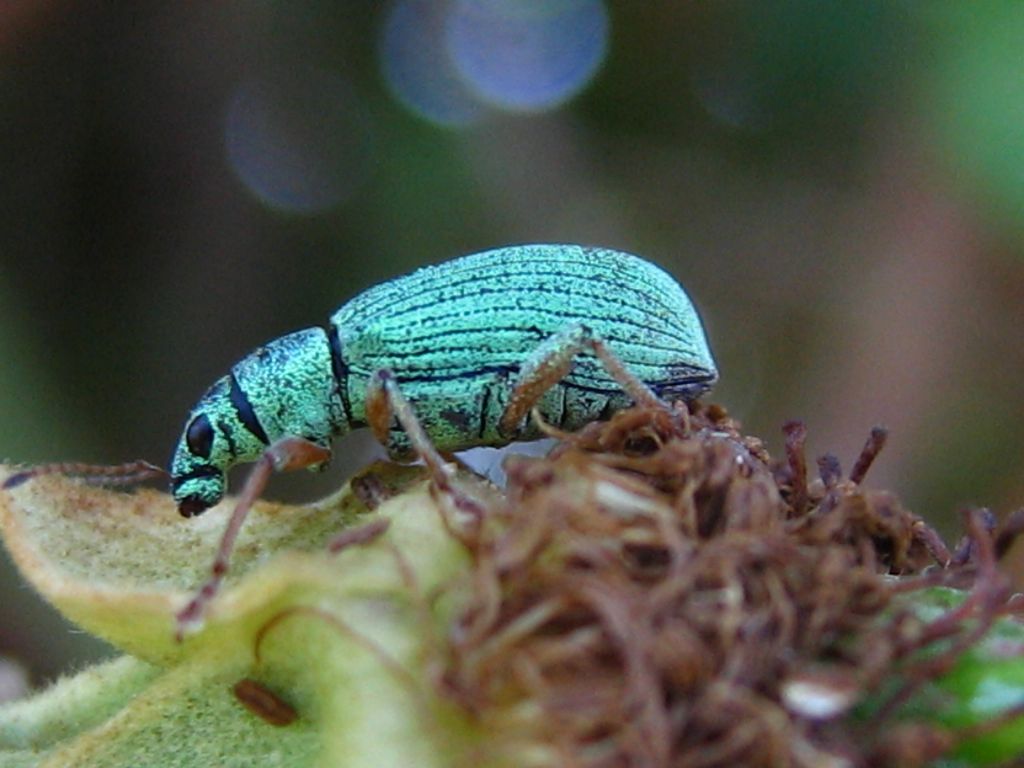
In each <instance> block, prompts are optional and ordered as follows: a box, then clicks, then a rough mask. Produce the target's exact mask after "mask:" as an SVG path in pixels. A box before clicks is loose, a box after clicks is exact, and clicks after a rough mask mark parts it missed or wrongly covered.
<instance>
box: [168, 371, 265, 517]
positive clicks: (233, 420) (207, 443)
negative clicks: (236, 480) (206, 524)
mask: <svg viewBox="0 0 1024 768" xmlns="http://www.w3.org/2000/svg"><path fill="white" fill-rule="evenodd" d="M231 390H232V379H231V376H225V377H223V378H221V379H219V380H218V381H217V382H216V383H215V384H214V385H213V386H212V387H210V389H209V391H207V393H206V394H205V395H203V396H202V397H201V398H200V399H199V402H198V403H196V406H195V407H194V408H193V409H192V413H191V414H189V417H188V421H187V422H186V423H185V429H184V431H183V432H182V435H181V438H180V439H179V441H178V445H177V448H176V449H175V451H174V457H173V458H172V459H171V491H172V493H173V495H174V500H175V501H176V502H177V503H178V511H179V512H181V514H182V515H184V516H185V517H192V516H194V515H198V514H200V513H201V512H204V511H205V510H207V509H208V508H210V507H212V506H213V505H214V504H216V503H217V502H219V501H220V500H221V498H223V496H224V491H225V489H226V487H227V470H228V469H230V468H231V467H232V466H234V465H235V464H237V463H238V462H240V461H246V460H249V459H251V458H253V457H255V456H259V454H260V452H261V451H262V450H263V447H264V445H263V443H261V442H259V440H257V439H256V438H255V437H254V436H253V435H252V433H251V432H250V431H249V430H248V429H246V428H245V426H244V425H243V424H242V423H241V420H240V418H239V415H238V410H237V408H236V406H235V404H234V403H232V398H231Z"/></svg>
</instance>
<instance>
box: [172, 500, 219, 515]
mask: <svg viewBox="0 0 1024 768" xmlns="http://www.w3.org/2000/svg"><path fill="white" fill-rule="evenodd" d="M211 506H213V505H212V504H210V503H209V502H208V501H206V500H205V499H203V498H202V497H201V496H186V497H185V498H183V499H181V500H180V501H178V512H179V513H180V514H181V516H182V517H195V516H196V515H199V514H202V513H203V512H205V511H206V510H208V509H209V508H210V507H211Z"/></svg>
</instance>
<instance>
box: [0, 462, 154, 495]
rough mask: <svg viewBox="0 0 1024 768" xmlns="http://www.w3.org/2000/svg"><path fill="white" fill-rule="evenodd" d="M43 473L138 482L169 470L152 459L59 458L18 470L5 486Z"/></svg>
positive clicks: (114, 482) (100, 481)
mask: <svg viewBox="0 0 1024 768" xmlns="http://www.w3.org/2000/svg"><path fill="white" fill-rule="evenodd" d="M41 475H69V476H71V477H77V478H79V479H80V480H83V481H85V482H86V483H89V484H90V485H135V484H136V483H143V482H145V481H147V480H155V479H157V478H166V477H167V471H166V470H164V469H162V468H161V467H158V466H156V465H155V464H150V463H149V462H148V461H142V460H141V459H140V460H139V461H130V462H128V463H126V464H113V465H110V464H83V463H80V462H55V463H53V464H39V465H38V466H35V467H31V468H29V469H25V470H22V471H21V472H15V473H14V474H13V475H11V476H10V477H8V478H7V479H6V480H4V483H3V489H4V490H5V491H7V490H10V489H11V488H17V487H18V486H19V485H21V484H22V483H25V482H27V481H29V480H32V479H33V478H36V477H40V476H41Z"/></svg>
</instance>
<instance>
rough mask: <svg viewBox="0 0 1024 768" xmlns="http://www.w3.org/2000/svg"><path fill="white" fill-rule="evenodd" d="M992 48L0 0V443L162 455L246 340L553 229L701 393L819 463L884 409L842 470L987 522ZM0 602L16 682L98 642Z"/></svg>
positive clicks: (979, 25)
mask: <svg viewBox="0 0 1024 768" xmlns="http://www.w3.org/2000/svg"><path fill="white" fill-rule="evenodd" d="M1022 50H1024V4H1019V3H1009V2H1003V3H986V4H980V5H975V4H969V5H968V4H962V3H956V2H929V3H924V2H917V3H912V2H895V1H892V0H886V1H885V2H883V1H881V0H877V1H871V0H858V1H857V2H852V1H851V2H845V3H831V4H821V3H818V2H811V0H779V1H774V2H760V1H759V0H752V1H751V2H718V3H633V2H627V0H451V1H450V2H445V1H443V0H438V1H435V2H425V1H423V0H397V2H390V3H362V2H359V3H339V2H326V0H324V1H321V2H315V1H313V0H309V1H306V2H287V3H286V2H274V1H273V0H248V1H245V2H243V1H238V2H215V3H167V2H139V0H132V1H131V2H108V3H74V2H70V1H69V0H6V2H4V3H2V4H0V180H2V184H0V277H2V279H0V356H2V360H3V374H2V376H0V424H2V427H0V458H4V459H8V460H14V461H19V462H39V461H54V460H62V459H76V460H82V461H89V462H96V463H115V462H122V461H125V460H129V459H134V458H137V457H145V458H149V459H152V460H154V461H157V462H160V463H163V462H164V461H165V460H166V458H167V457H168V456H169V454H170V451H171V448H172V446H173V444H174V442H175V440H176V439H177V437H178V434H179V430H180V429H181V426H182V423H183V421H184V418H185V416H186V414H187V412H188V409H189V408H190V407H191V405H192V404H193V402H194V401H195V399H196V397H197V396H198V395H199V394H201V392H202V391H203V390H204V389H205V388H206V387H207V386H208V385H209V384H210V383H211V382H212V381H213V380H214V379H215V378H216V377H218V376H219V375H221V374H222V373H224V372H225V371H226V369H227V368H228V366H229V365H231V364H232V363H233V362H234V361H235V360H236V359H238V358H239V357H240V356H242V355H243V354H245V353H247V352H248V351H249V350H251V349H252V348H253V347H254V346H256V345H257V344H259V343H261V342H263V341H265V340H267V339H270V338H273V337H276V336H279V335H281V334H282V333H284V332H287V331H290V330H294V329H297V328H302V327H306V326H310V325H316V324H323V323H325V322H326V320H327V317H328V316H329V314H330V313H331V312H332V311H333V310H334V309H335V308H336V307H337V306H338V305H340V304H341V303H342V302H343V301H345V300H346V299H347V298H348V297H350V296H352V295H353V293H355V292H356V291H358V290H360V289H361V288H364V287H366V286H368V285H370V284H372V283H375V282H378V281H380V280H382V279H386V278H388V277H391V276H394V275H396V274H399V273H402V272H405V271H407V270H410V269H412V268H415V267H417V266H419V265H422V264H426V263H431V262H437V261H441V260H443V259H446V258H449V257H452V256H455V255H459V254H463V253H468V252H472V251H477V250H483V249H487V248H491V247H496V246H500V245H505V244H510V243H521V242H531V241H532V242H542V241H555V242H558V241H562V242H579V243H586V244H599V245H606V246H611V247H615V248H619V249H623V250H628V251H633V252H636V253H639V254H642V255H644V256H646V257H648V258H650V259H652V260H654V261H656V262H658V263H660V264H661V265H663V266H664V267H666V268H667V269H668V270H669V271H671V272H672V273H673V274H675V275H676V276H677V277H679V278H680V280H681V281H682V282H683V283H684V284H685V285H686V286H687V288H688V290H689V291H690V293H691V296H692V297H693V298H694V300H695V302H696V303H697V304H698V306H699V307H700V309H701V311H702V313H703V316H704V318H705V322H706V325H707V330H708V333H709V336H710V339H711V343H712V347H713V349H714V351H715V354H716V357H717V358H718V362H719V366H720V370H721V375H722V379H721V384H720V386H719V387H718V388H717V390H716V391H715V393H714V397H715V399H716V400H719V401H720V402H722V403H723V404H725V405H726V406H727V407H728V408H729V410H730V411H731V412H732V413H733V414H735V415H736V416H738V417H739V418H740V419H742V421H743V422H744V424H745V426H746V428H747V430H748V431H749V432H752V433H754V434H760V435H762V436H763V437H764V438H765V439H766V440H767V441H768V444H769V447H770V448H771V449H772V450H773V451H774V452H776V453H777V454H779V453H781V450H780V449H781V434H780V426H781V424H782V423H783V421H785V420H786V419H791V418H800V419H803V420H805V421H806V422H807V424H808V427H809V430H810V441H809V447H810V451H811V453H812V455H817V454H820V453H822V452H824V451H832V452H834V453H836V454H837V455H838V456H839V457H840V458H841V459H842V461H843V463H844V466H845V467H846V468H849V467H850V465H851V463H852V461H853V459H854V458H855V456H856V454H857V452H858V451H859V449H860V447H861V445H862V444H863V442H864V439H865V438H866V436H867V434H868V431H869V429H870V427H871V426H872V425H874V424H876V423H884V424H886V425H888V426H889V427H890V429H891V438H890V443H889V445H888V447H887V448H886V449H885V451H884V453H883V454H882V456H881V458H880V459H879V461H878V463H877V464H876V466H875V467H874V469H873V470H872V472H871V474H870V475H869V480H870V483H871V484H873V485H875V486H885V487H890V488H892V489H893V490H895V491H896V492H897V493H899V494H900V496H901V497H902V498H903V500H904V501H905V502H906V503H907V504H908V505H909V506H910V507H911V508H912V509H914V510H915V511H917V512H919V513H921V514H923V515H925V516H926V517H927V518H928V519H929V520H932V521H934V522H936V523H937V524H938V525H939V526H940V528H941V529H942V530H943V531H944V532H945V533H946V534H947V535H952V534H953V533H954V532H955V531H956V530H958V527H959V522H958V518H957V512H958V510H959V509H961V508H963V507H964V506H965V505H977V504H983V505H987V506H990V507H991V508H992V509H994V510H995V511H997V512H998V513H999V514H1001V515H1005V514H1006V513H1007V512H1009V511H1010V510H1012V509H1014V508H1016V507H1018V506H1020V505H1021V504H1022V502H1024V478H1022V476H1021V473H1020V471H1019V468H1020V466H1021V460H1022V455H1024V439H1022V438H1021V430H1022V426H1024V411H1022V408H1021V399H1020V392H1021V382H1022V378H1024V344H1022V336H1024V334H1022V323H1024V301H1022V297H1024V258H1022V255H1024V253H1022V252H1024V56H1022V55H1021V51H1022ZM364 451H365V446H364V443H360V442H358V441H356V442H352V443H349V442H345V443H343V444H342V445H341V446H340V447H339V459H338V466H336V467H335V468H334V469H333V470H332V471H331V472H330V473H329V476H328V477H327V478H325V479H322V480H321V483H320V484H319V485H317V484H315V483H311V482H310V480H311V479H310V478H308V477H302V478H299V480H300V481H301V482H299V483H298V484H297V485H296V484H294V483H292V484H291V486H289V487H286V486H288V484H286V483H275V485H274V492H275V493H277V492H280V493H288V492H294V493H298V494H299V496H300V497H305V498H315V497H316V496H317V495H318V493H319V492H321V491H322V489H324V488H326V487H329V486H331V485H338V484H340V483H341V482H342V481H343V479H344V477H345V473H346V472H347V471H349V469H350V468H351V466H353V465H357V464H358V463H359V462H360V461H361V460H363V459H362V457H363V456H364ZM324 483H326V484H327V485H326V486H325V485H324ZM295 489H298V490H297V491H296V490H295ZM8 570H10V569H9V568H8ZM0 589H2V593H0V602H2V605H3V608H4V611H3V617H2V618H0V622H2V623H0V654H10V655H13V656H15V657H17V658H20V659H22V660H23V661H25V662H26V663H27V664H28V665H29V667H30V669H31V670H32V672H33V674H34V676H35V679H37V680H38V679H40V678H45V677H49V676H52V675H53V674H55V673H56V672H57V671H59V670H61V669H67V668H68V667H69V666H71V665H74V664H76V663H81V662H82V661H83V660H86V659H89V658H94V657H96V656H97V655H103V654H106V653H110V651H109V650H108V649H105V648H103V647H101V646H99V645H98V644H96V643H95V642H94V641H90V640H88V639H87V638H84V637H83V636H82V635H80V634H78V633H75V632H74V631H73V630H71V629H69V628H68V627H67V626H65V625H63V624H60V623H59V619H57V618H56V616H55V614H54V613H53V612H52V611H51V610H50V609H49V608H47V607H46V606H44V605H42V603H41V602H40V601H39V600H38V599H37V598H36V597H35V596H34V594H33V593H32V592H31V590H30V589H29V588H28V587H26V586H25V585H24V584H23V583H22V582H21V581H20V579H19V578H18V577H17V576H16V575H14V574H13V572H10V573H9V574H8V575H7V579H6V582H4V583H3V585H2V586H0Z"/></svg>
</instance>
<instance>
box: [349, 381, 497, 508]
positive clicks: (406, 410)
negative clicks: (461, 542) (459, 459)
mask: <svg viewBox="0 0 1024 768" xmlns="http://www.w3.org/2000/svg"><path fill="white" fill-rule="evenodd" d="M392 415H394V417H395V418H396V419H398V423H399V424H401V425H402V429H404V430H405V433H406V434H407V435H408V436H409V442H410V443H411V444H412V447H413V450H414V451H416V455H417V456H419V458H420V459H422V461H423V463H424V464H426V466H427V470H428V471H429V472H430V478H431V481H432V482H433V484H434V488H436V489H437V491H439V492H440V493H442V494H444V495H445V496H446V497H447V498H449V499H450V500H451V501H452V502H453V504H454V505H455V507H456V508H458V509H459V510H461V511H463V512H469V513H470V514H473V515H474V516H477V517H479V516H481V515H482V514H483V509H482V507H481V506H480V504H479V502H477V501H476V500H475V499H473V498H472V497H470V496H469V495H468V494H467V493H466V492H465V491H463V490H462V489H461V488H458V487H456V485H455V482H454V480H455V469H454V467H453V465H452V464H450V463H448V462H447V461H445V459H444V457H443V456H442V455H441V454H440V453H439V452H438V450H437V448H435V447H434V444H433V443H432V442H431V441H430V438H429V437H428V436H427V433H426V432H425V431H424V429H423V425H422V424H420V420H419V419H418V418H416V412H415V411H414V410H413V408H412V405H411V404H410V403H409V401H408V400H406V399H405V395H403V394H402V390H401V388H400V387H399V386H398V382H397V381H395V376H394V374H393V373H391V371H389V370H387V369H381V370H379V371H377V372H376V373H375V374H374V375H373V376H371V377H370V384H369V387H368V389H367V394H366V420H367V422H369V424H370V427H371V429H373V434H374V435H376V437H377V440H378V441H380V443H381V445H387V444H388V431H389V428H390V426H391V417H392Z"/></svg>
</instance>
